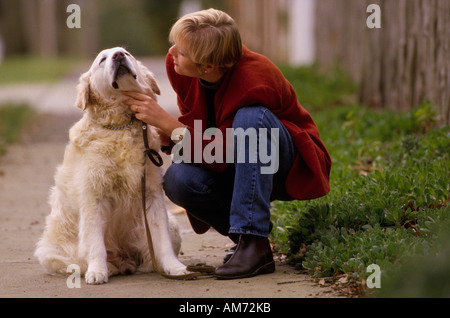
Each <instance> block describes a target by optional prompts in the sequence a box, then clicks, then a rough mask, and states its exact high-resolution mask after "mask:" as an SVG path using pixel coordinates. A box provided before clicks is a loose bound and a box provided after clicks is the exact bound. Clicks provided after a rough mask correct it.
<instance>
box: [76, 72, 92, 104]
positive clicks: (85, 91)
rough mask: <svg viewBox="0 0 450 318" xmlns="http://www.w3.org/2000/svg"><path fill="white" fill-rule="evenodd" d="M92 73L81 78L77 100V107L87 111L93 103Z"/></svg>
mask: <svg viewBox="0 0 450 318" xmlns="http://www.w3.org/2000/svg"><path fill="white" fill-rule="evenodd" d="M90 79H91V73H90V72H86V73H84V74H82V75H81V76H80V80H79V82H78V85H77V100H76V102H75V106H77V107H78V108H80V109H82V110H86V108H87V106H88V105H89V104H90V101H91V84H90Z"/></svg>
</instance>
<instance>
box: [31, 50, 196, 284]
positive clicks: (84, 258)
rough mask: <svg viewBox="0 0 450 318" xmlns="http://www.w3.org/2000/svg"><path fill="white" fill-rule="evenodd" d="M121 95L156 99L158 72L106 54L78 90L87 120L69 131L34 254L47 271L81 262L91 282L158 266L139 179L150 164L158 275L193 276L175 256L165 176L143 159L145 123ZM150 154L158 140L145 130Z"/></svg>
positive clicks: (122, 53) (118, 53) (176, 237)
mask: <svg viewBox="0 0 450 318" xmlns="http://www.w3.org/2000/svg"><path fill="white" fill-rule="evenodd" d="M122 91H137V92H141V93H144V94H148V95H150V96H152V97H153V98H156V96H155V94H157V95H159V94H160V90H159V87H158V84H157V82H156V80H155V78H154V77H153V74H152V73H151V72H150V71H149V70H148V69H147V68H146V67H145V66H144V65H143V64H142V63H141V62H139V61H137V60H136V59H135V58H134V57H133V56H132V55H131V54H130V53H129V52H128V51H126V50H125V49H124V48H120V47H116V48H111V49H107V50H103V51H102V52H100V53H99V54H98V56H97V57H96V59H95V60H94V62H93V63H92V66H91V67H90V69H89V71H88V72H86V73H84V74H82V75H81V77H80V79H79V83H78V85H77V98H76V102H75V105H76V106H77V107H78V108H80V109H82V110H83V111H85V112H84V115H83V117H82V118H81V119H80V120H79V121H78V122H77V123H75V124H74V125H73V127H72V128H71V129H70V131H69V143H68V145H67V146H66V149H65V153H64V160H63V162H62V164H61V165H60V166H58V167H57V170H56V174H55V185H54V186H53V187H52V188H51V190H50V198H49V203H50V205H51V213H50V215H48V216H47V218H46V225H45V229H44V233H43V236H42V237H41V238H40V240H39V242H38V243H37V247H36V251H35V256H36V257H37V258H38V260H39V262H40V264H41V265H42V266H43V267H44V268H45V270H46V271H47V272H48V273H49V274H66V275H67V272H66V271H67V267H68V266H69V265H70V264H77V265H78V266H79V267H80V270H81V274H83V275H84V277H85V281H86V283H87V284H102V283H106V282H107V281H108V277H110V276H112V275H118V274H131V273H134V272H150V271H154V270H156V269H155V268H153V264H152V259H151V255H150V251H149V246H148V244H147V238H146V232H145V226H144V215H143V210H142V193H141V178H142V175H143V171H144V167H143V164H144V162H145V165H146V169H145V171H146V180H147V181H146V185H145V186H146V195H145V197H146V208H147V211H146V215H147V218H148V223H149V228H150V231H151V233H152V239H153V247H154V254H155V258H156V262H157V264H158V265H159V266H158V267H159V269H160V271H162V272H163V273H165V274H168V275H184V274H188V273H189V271H187V269H186V266H185V265H184V264H182V263H181V262H180V261H179V259H178V256H177V255H178V253H179V251H180V247H181V237H180V234H179V230H178V227H177V224H176V220H175V219H174V217H173V216H172V215H171V214H169V213H167V210H166V208H165V196H164V193H163V188H162V180H163V179H162V171H161V168H158V167H157V166H156V165H154V164H152V163H151V162H150V161H149V160H145V154H144V144H143V138H142V125H141V124H140V123H139V122H138V121H137V120H136V119H134V117H133V113H132V112H131V110H130V109H129V107H128V106H127V105H125V104H124V103H123V101H124V100H125V99H127V98H128V97H126V96H125V95H123V94H122V93H121V92H122ZM147 131H148V140H149V146H150V148H151V149H154V150H159V147H160V144H159V137H158V134H157V132H156V131H155V129H154V128H152V127H150V126H149V127H148V129H147Z"/></svg>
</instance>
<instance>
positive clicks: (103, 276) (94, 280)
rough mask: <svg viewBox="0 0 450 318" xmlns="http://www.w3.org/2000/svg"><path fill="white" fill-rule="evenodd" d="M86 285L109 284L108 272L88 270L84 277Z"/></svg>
mask: <svg viewBox="0 0 450 318" xmlns="http://www.w3.org/2000/svg"><path fill="white" fill-rule="evenodd" d="M84 278H85V280H86V284H89V285H99V284H104V283H107V282H108V271H107V270H106V271H104V270H88V271H87V272H86V274H85V275H84Z"/></svg>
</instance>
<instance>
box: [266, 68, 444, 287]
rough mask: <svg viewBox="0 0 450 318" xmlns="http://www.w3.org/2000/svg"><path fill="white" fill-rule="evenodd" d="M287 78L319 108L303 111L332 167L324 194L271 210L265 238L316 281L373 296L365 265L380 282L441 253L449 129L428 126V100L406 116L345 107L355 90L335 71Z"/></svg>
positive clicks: (431, 110) (432, 113)
mask: <svg viewBox="0 0 450 318" xmlns="http://www.w3.org/2000/svg"><path fill="white" fill-rule="evenodd" d="M285 74H286V76H287V78H288V79H289V80H290V81H291V83H293V85H294V86H295V88H296V90H297V91H298V92H301V91H302V88H303V85H306V86H307V87H308V88H307V89H306V92H307V93H306V94H303V97H304V99H305V101H304V102H303V101H302V100H301V98H300V97H299V99H300V101H301V103H302V104H303V105H314V103H317V107H313V106H311V107H310V108H307V109H309V110H310V111H311V112H312V114H313V118H314V119H315V121H316V123H317V125H318V127H319V130H320V132H321V137H322V140H323V141H324V143H325V145H326V146H327V148H328V150H329V152H330V155H331V157H332V160H333V166H332V172H331V179H330V184H331V191H330V193H329V194H328V195H327V196H325V197H323V198H320V199H316V200H311V201H291V202H275V203H274V204H273V208H272V221H273V223H274V230H273V231H272V234H271V236H272V241H274V242H275V243H276V249H277V250H278V251H280V252H281V253H285V254H287V255H288V258H289V260H290V262H291V264H293V265H295V266H297V267H298V268H301V269H304V270H307V271H308V273H310V274H311V275H312V276H314V277H317V278H318V279H319V281H320V279H322V282H323V281H324V279H325V280H326V281H327V282H332V283H334V284H336V285H339V286H342V287H347V286H352V287H353V288H352V291H353V292H355V291H356V292H358V293H360V294H372V293H374V291H372V290H368V289H367V286H366V284H365V282H366V280H367V278H368V276H369V275H370V272H369V273H368V272H367V267H368V265H370V264H377V265H379V266H380V268H381V270H382V277H383V282H384V283H382V284H383V286H385V285H386V284H387V283H388V282H389V281H393V277H395V275H393V273H397V274H398V272H399V271H400V268H403V267H402V266H407V265H408V264H409V262H410V260H411V259H412V258H414V257H422V258H427V257H428V256H434V255H436V253H438V251H439V246H440V245H439V243H438V242H439V240H438V237H439V236H440V235H441V233H442V232H443V231H444V229H446V228H447V227H449V226H448V224H450V223H449V222H450V221H449V219H450V218H449V216H450V207H449V205H448V203H449V190H450V174H449V162H450V161H449V149H450V128H449V127H448V126H446V127H439V128H435V127H434V122H435V121H436V111H435V109H434V107H433V105H431V104H430V103H426V102H424V103H423V104H422V105H420V106H418V107H417V108H415V109H413V110H411V111H409V112H406V113H395V112H392V111H389V110H382V111H375V110H371V109H368V108H366V107H364V106H360V105H351V104H350V105H347V104H345V100H348V98H347V97H345V98H344V99H343V98H342V96H348V95H349V94H351V92H352V91H353V90H354V86H352V85H351V84H350V83H349V81H348V79H347V78H346V77H345V75H343V74H340V73H337V72H335V73H334V74H332V75H331V76H330V75H329V74H328V75H324V76H322V75H319V74H318V73H317V72H316V69H315V67H312V68H311V69H310V70H309V71H305V70H300V71H298V72H296V71H295V69H292V70H289V72H285ZM310 77H312V80H311V81H309V78H310ZM321 77H322V80H319V79H320V78H321ZM304 83H307V84H304ZM309 86H313V87H309ZM330 90H333V91H332V92H330ZM308 92H311V93H308ZM316 94H319V95H321V97H320V98H318V97H316V96H314V95H316ZM299 95H301V94H299ZM327 105H331V107H327ZM438 254H439V253H438ZM444 276H445V275H444ZM449 289H450V288H449ZM447 292H449V290H447Z"/></svg>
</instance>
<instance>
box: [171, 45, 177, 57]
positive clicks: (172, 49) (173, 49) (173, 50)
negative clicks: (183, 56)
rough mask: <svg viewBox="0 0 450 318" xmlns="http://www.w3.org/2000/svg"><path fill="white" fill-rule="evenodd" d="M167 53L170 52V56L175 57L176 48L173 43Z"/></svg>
mask: <svg viewBox="0 0 450 318" xmlns="http://www.w3.org/2000/svg"><path fill="white" fill-rule="evenodd" d="M169 53H170V54H171V55H172V56H175V57H176V54H177V50H176V48H175V45H172V46H171V47H170V49H169Z"/></svg>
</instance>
